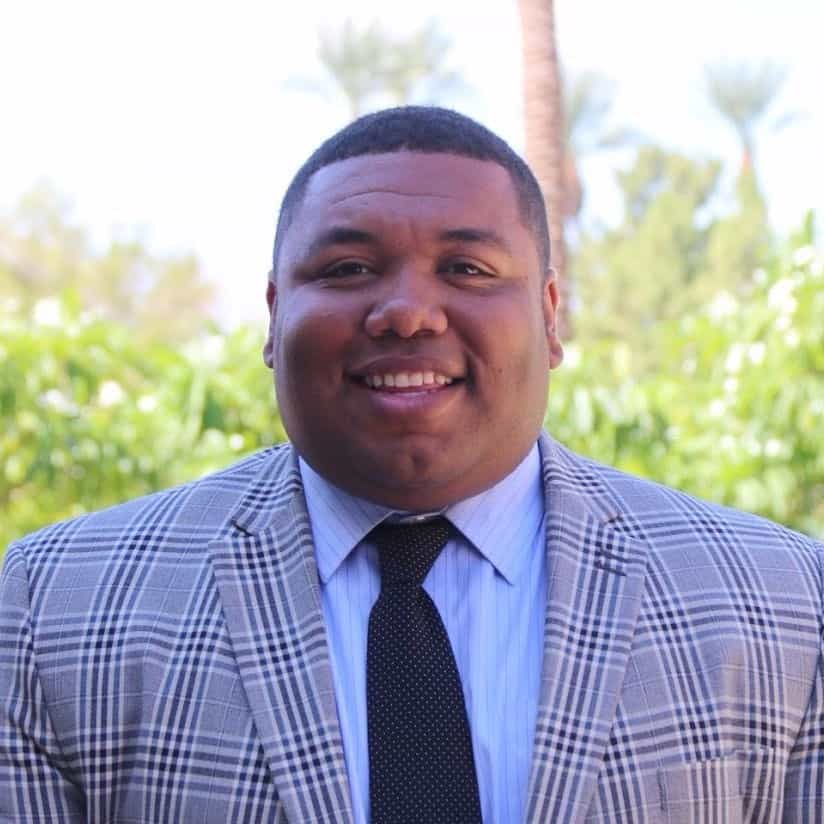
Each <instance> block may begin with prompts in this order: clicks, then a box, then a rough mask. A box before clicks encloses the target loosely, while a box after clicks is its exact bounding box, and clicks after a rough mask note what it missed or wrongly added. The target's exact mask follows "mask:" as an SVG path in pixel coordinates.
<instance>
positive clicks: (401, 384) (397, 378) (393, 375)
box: [363, 371, 453, 389]
mask: <svg viewBox="0 0 824 824" xmlns="http://www.w3.org/2000/svg"><path fill="white" fill-rule="evenodd" d="M452 380H453V379H452V378H449V377H447V376H446V375H441V374H440V373H438V372H431V371H427V372H387V373H385V374H382V375H379V374H375V375H364V377H363V382H364V383H365V384H366V385H367V386H368V387H370V388H371V389H380V388H382V387H387V388H392V389H413V388H419V387H429V388H435V387H438V386H448V385H449V384H450V383H452Z"/></svg>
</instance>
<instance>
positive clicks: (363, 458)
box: [264, 152, 561, 511]
mask: <svg viewBox="0 0 824 824" xmlns="http://www.w3.org/2000/svg"><path fill="white" fill-rule="evenodd" d="M267 297H268V302H269V308H270V311H271V320H270V329H269V337H268V340H267V342H266V346H265V349H264V359H265V361H266V363H267V365H268V366H270V367H271V368H273V369H274V373H275V386H276V389H277V396H278V402H279V405H280V411H281V415H282V417H283V422H284V425H285V427H286V431H287V432H288V433H289V437H290V439H291V441H292V443H293V444H294V446H295V448H296V449H297V450H298V452H299V453H300V454H301V455H302V456H303V458H304V459H305V460H306V461H307V462H308V463H309V464H310V465H311V466H312V467H313V468H314V469H315V470H316V471H317V472H318V473H320V474H321V475H323V476H324V477H325V478H327V479H328V480H329V481H331V482H332V483H333V484H335V485H337V486H339V487H340V488H342V489H345V490H346V491H348V492H350V493H352V494H354V495H357V496H359V497H362V498H366V499H369V500H372V501H375V502H377V503H381V504H385V505H387V506H391V507H395V508H399V509H404V510H409V511H426V510H433V509H438V508H441V507H443V506H446V505H448V504H451V503H454V502H455V501H458V500H461V499H463V498H466V497H468V496H470V495H474V494H476V493H478V492H480V491H482V490H483V489H486V488H488V487H490V486H492V485H493V484H494V483H496V482H497V481H498V480H500V479H501V478H503V477H504V476H505V475H506V474H507V473H508V472H510V471H511V470H512V469H513V468H514V467H515V466H517V464H518V463H519V462H520V461H521V460H522V459H523V458H524V457H525V455H526V454H527V452H528V451H529V449H530V448H531V446H532V444H533V443H534V442H535V439H536V438H537V436H538V433H539V431H540V427H541V422H542V419H543V415H544V410H545V406H546V396H547V387H548V381H549V370H550V369H551V368H553V367H555V366H557V365H558V364H559V363H560V361H561V346H560V343H559V341H558V337H557V335H556V332H555V310H556V307H557V290H556V286H555V283H554V281H553V280H552V278H551V277H546V274H545V273H544V272H542V271H541V266H540V263H539V259H538V252H537V248H536V244H535V241H534V238H533V236H532V234H531V233H530V231H529V230H528V229H527V228H526V227H525V226H524V224H523V222H522V219H521V215H520V212H519V209H518V202H517V199H516V195H515V190H514V187H513V184H512V182H511V180H510V177H509V174H508V172H507V171H506V170H505V169H504V168H503V167H501V166H499V165H497V164H496V163H492V162H486V161H480V160H474V159H471V158H466V157H459V156H455V155H449V154H421V153H415V152H394V153H387V154H380V155H367V156H362V157H355V158H350V159H348V160H344V161H341V162H338V163H334V164H332V165H330V166H327V167H325V168H323V169H321V170H319V171H318V172H317V173H316V174H315V175H314V176H313V177H312V178H311V180H310V181H309V185H308V187H307V189H306V192H305V196H304V199H303V202H302V203H301V205H300V207H299V209H298V211H297V213H296V214H295V216H294V218H293V220H292V223H291V226H290V228H289V229H288V231H287V232H286V235H285V237H284V239H283V243H282V245H281V251H280V257H279V260H278V261H277V273H276V274H273V275H272V276H271V278H270V283H269V287H268V292H267Z"/></svg>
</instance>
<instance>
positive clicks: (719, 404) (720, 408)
mask: <svg viewBox="0 0 824 824" xmlns="http://www.w3.org/2000/svg"><path fill="white" fill-rule="evenodd" d="M726 411H727V404H725V403H724V401H722V400H721V399H720V398H716V399H715V400H714V401H713V402H712V403H711V404H710V407H709V413H710V417H711V418H721V417H723V415H724V413H725V412H726Z"/></svg>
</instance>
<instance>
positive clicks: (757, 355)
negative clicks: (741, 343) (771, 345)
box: [747, 341, 767, 366]
mask: <svg viewBox="0 0 824 824" xmlns="http://www.w3.org/2000/svg"><path fill="white" fill-rule="evenodd" d="M766 354H767V344H765V343H763V342H762V341H757V342H756V343H751V344H750V345H749V346H748V347H747V357H748V358H749V359H750V363H751V364H753V365H754V366H758V364H759V363H763V362H764V355H766Z"/></svg>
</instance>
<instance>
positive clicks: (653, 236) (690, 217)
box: [572, 146, 749, 340]
mask: <svg viewBox="0 0 824 824" xmlns="http://www.w3.org/2000/svg"><path fill="white" fill-rule="evenodd" d="M719 173H720V166H719V164H718V163H716V162H714V161H709V160H707V161H698V160H692V159H690V158H688V157H684V156H682V155H679V154H676V153H673V152H667V151H664V150H663V149H660V148H657V147H654V146H644V147H642V148H641V149H640V150H639V151H638V153H637V157H636V160H635V163H634V165H633V166H632V168H630V169H629V170H627V171H625V172H623V173H620V174H619V176H618V182H619V186H620V188H621V192H622V196H623V201H624V219H623V222H622V223H621V225H619V226H618V227H617V228H615V229H609V230H607V231H605V232H602V233H599V234H595V235H588V236H587V235H585V236H584V237H583V238H582V241H581V243H580V245H579V247H578V248H577V249H576V250H575V254H574V256H573V261H572V272H573V276H574V282H575V284H576V287H577V290H578V295H579V297H580V306H581V309H580V311H579V313H578V315H577V317H576V320H575V324H576V328H577V329H578V330H579V334H580V335H581V336H582V337H583V338H584V339H586V340H590V339H601V338H615V339H618V340H632V339H637V338H638V336H639V335H645V334H646V330H647V329H649V328H650V327H652V326H653V325H655V324H657V323H658V322H660V321H661V320H667V319H671V318H675V317H678V316H679V315H681V314H682V313H683V312H684V311H686V310H688V309H690V308H693V307H695V306H696V305H698V303H699V302H700V301H701V300H703V299H704V297H705V295H704V289H703V288H702V285H701V284H699V283H698V281H699V279H700V278H701V275H702V274H703V273H705V272H706V270H707V268H708V265H707V255H708V247H709V245H710V239H711V234H712V230H713V227H712V226H711V225H703V226H702V225H701V222H700V216H701V214H702V212H703V211H704V210H705V209H706V207H707V205H708V204H709V203H710V201H711V198H712V197H713V195H714V194H715V193H716V188H717V183H718V176H719ZM748 271H749V270H748Z"/></svg>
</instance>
